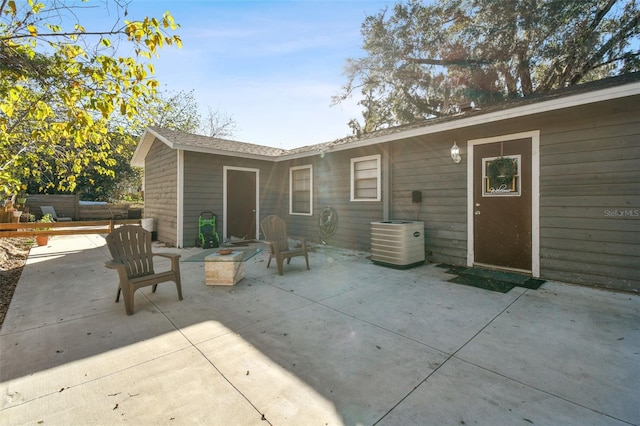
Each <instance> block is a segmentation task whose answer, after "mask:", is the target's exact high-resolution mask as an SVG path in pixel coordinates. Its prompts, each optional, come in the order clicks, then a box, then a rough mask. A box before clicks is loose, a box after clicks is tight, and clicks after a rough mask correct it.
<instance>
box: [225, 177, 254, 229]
mask: <svg viewBox="0 0 640 426" xmlns="http://www.w3.org/2000/svg"><path fill="white" fill-rule="evenodd" d="M231 237H235V238H244V239H255V238H256V172H253V171H246V170H232V169H228V170H227V235H226V238H231Z"/></svg>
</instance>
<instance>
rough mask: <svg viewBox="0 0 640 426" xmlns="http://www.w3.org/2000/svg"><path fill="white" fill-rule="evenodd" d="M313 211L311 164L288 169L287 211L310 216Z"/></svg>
mask: <svg viewBox="0 0 640 426" xmlns="http://www.w3.org/2000/svg"><path fill="white" fill-rule="evenodd" d="M312 212H313V166H311V165H307V166H298V167H291V168H290V169H289V213H290V214H303V215H309V216H311V214H312Z"/></svg>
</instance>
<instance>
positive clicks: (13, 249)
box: [0, 238, 33, 327]
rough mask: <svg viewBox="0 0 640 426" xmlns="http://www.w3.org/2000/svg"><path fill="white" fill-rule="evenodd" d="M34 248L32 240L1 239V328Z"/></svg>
mask: <svg viewBox="0 0 640 426" xmlns="http://www.w3.org/2000/svg"><path fill="white" fill-rule="evenodd" d="M32 246H33V239H32V238H0V327H2V323H3V322H4V317H5V315H6V314H7V311H8V310H9V304H10V303H11V298H12V297H13V293H14V292H15V289H16V286H17V285H18V281H19V280H20V275H21V274H22V269H23V268H24V264H25V263H26V261H27V257H29V250H30V249H31V247H32Z"/></svg>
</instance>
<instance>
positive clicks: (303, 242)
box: [289, 236, 307, 250]
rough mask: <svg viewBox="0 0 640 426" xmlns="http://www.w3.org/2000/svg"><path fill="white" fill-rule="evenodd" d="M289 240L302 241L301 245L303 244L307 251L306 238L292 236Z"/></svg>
mask: <svg viewBox="0 0 640 426" xmlns="http://www.w3.org/2000/svg"><path fill="white" fill-rule="evenodd" d="M289 238H290V239H292V240H295V241H300V243H301V244H302V248H303V249H305V250H306V249H307V239H306V238H304V237H294V236H290V237H289Z"/></svg>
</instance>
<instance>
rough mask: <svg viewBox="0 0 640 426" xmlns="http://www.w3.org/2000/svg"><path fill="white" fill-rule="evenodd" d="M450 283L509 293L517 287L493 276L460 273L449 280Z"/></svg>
mask: <svg viewBox="0 0 640 426" xmlns="http://www.w3.org/2000/svg"><path fill="white" fill-rule="evenodd" d="M449 282H450V283H456V284H463V285H468V286H471V287H477V288H482V289H484V290H491V291H498V292H500V293H507V292H508V291H509V290H511V289H512V288H514V287H515V284H512V283H508V282H505V281H498V280H494V279H491V278H482V277H475V276H473V275H458V276H457V277H454V278H452V279H450V280H449Z"/></svg>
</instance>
